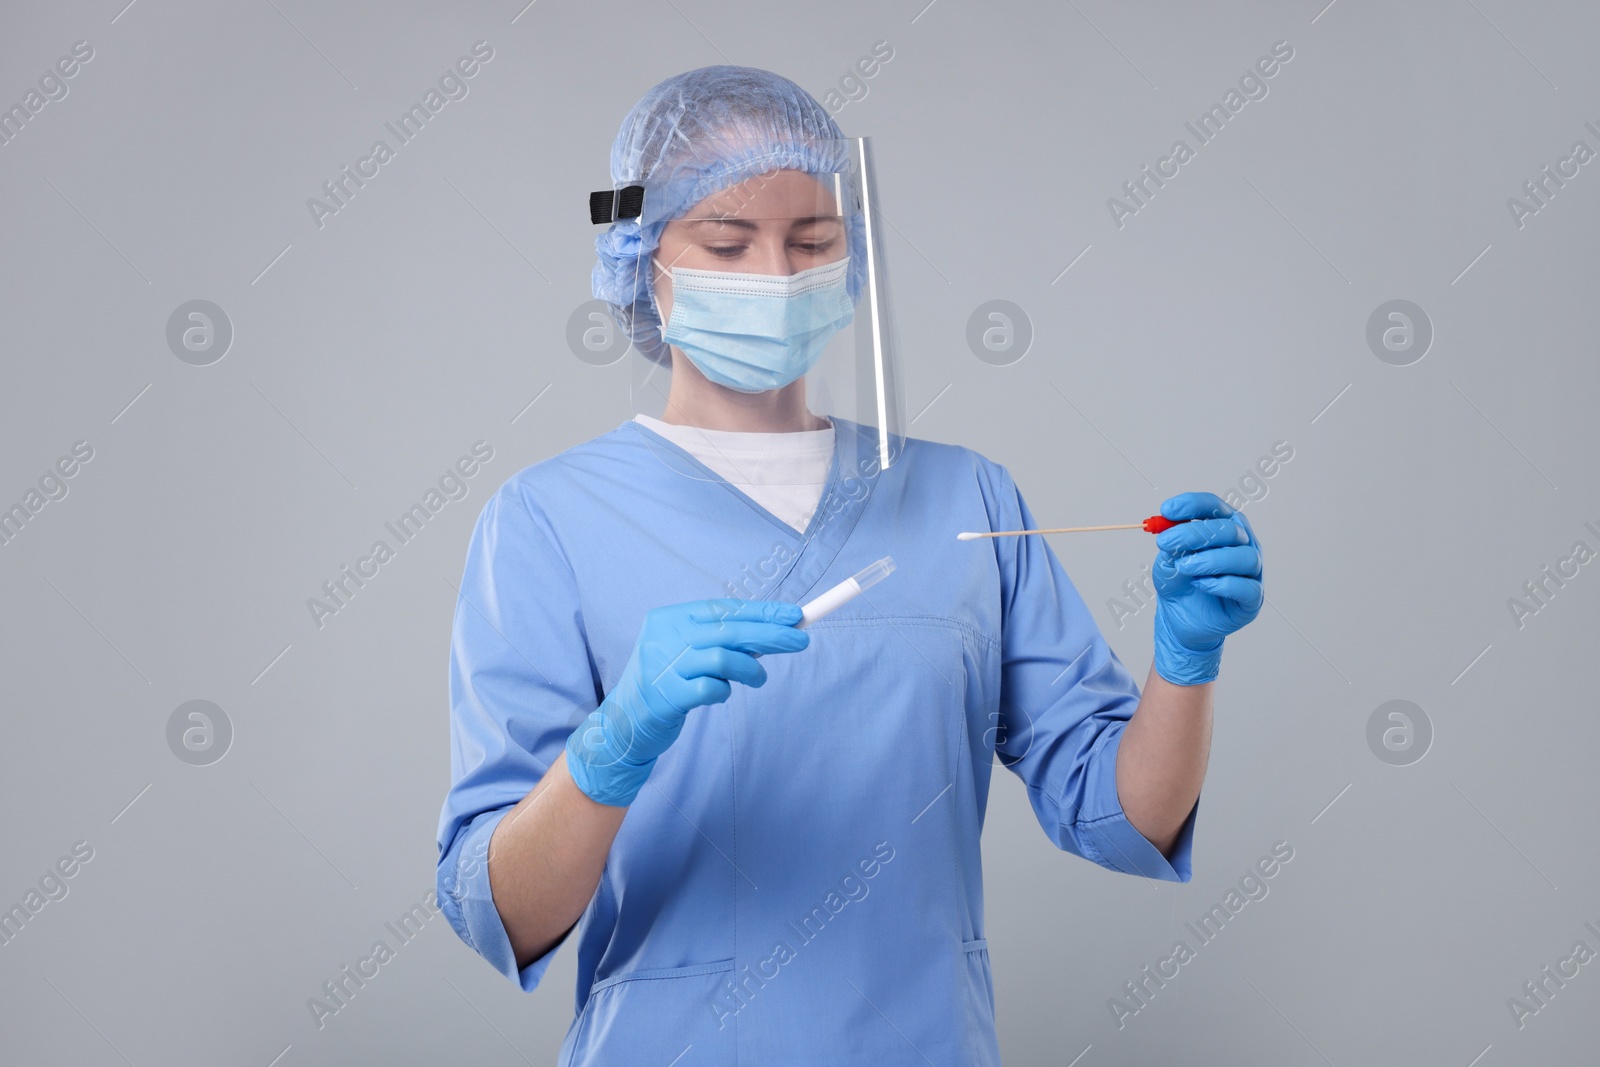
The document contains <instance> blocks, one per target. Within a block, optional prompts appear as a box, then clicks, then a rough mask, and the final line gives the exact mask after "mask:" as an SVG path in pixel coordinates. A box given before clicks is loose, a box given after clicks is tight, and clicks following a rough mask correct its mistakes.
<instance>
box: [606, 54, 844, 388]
mask: <svg viewBox="0 0 1600 1067" xmlns="http://www.w3.org/2000/svg"><path fill="white" fill-rule="evenodd" d="M843 136H844V135H843V134H842V133H840V132H839V127H838V125H837V124H836V123H835V122H834V121H833V118H832V116H830V115H829V114H828V113H827V111H826V110H824V108H823V107H822V105H821V104H819V103H817V101H816V99H815V98H814V97H812V95H811V94H810V93H808V92H806V91H805V90H804V89H802V88H800V86H798V85H796V84H795V83H794V82H792V81H790V80H789V79H788V78H784V77H781V76H780V75H777V74H773V73H771V72H770V71H765V70H758V69H756V68H754V67H732V66H715V67H701V68H700V69H698V70H691V71H686V72H685V73H683V74H675V75H673V76H672V77H670V78H668V79H667V80H665V81H663V82H661V83H660V84H659V85H657V86H655V88H653V89H651V90H650V91H649V92H647V93H645V94H644V97H643V98H642V99H641V100H640V101H639V102H638V103H637V104H635V105H634V106H633V110H631V111H629V112H628V115H627V117H626V118H625V119H623V120H622V128H621V129H620V130H619V131H618V132H617V139H616V142H615V143H614V144H612V146H611V181H612V184H613V186H614V187H619V188H620V187H621V186H623V185H628V184H632V183H636V182H637V183H642V184H646V185H647V188H648V192H647V194H646V204H645V207H646V216H645V217H643V218H639V219H623V220H619V221H617V222H613V223H612V224H611V225H610V227H609V228H608V229H607V230H606V232H604V233H602V234H601V235H600V236H599V237H597V238H595V251H596V252H597V253H598V260H597V262H596V263H595V267H594V277H593V281H594V295H595V298H596V299H598V300H604V301H605V302H606V303H608V304H610V305H611V309H612V314H613V315H614V316H615V317H616V319H617V321H618V322H619V323H620V324H621V325H622V327H623V329H625V330H627V331H628V334H629V336H630V337H631V338H632V340H633V343H634V346H635V347H636V348H638V349H639V351H640V352H641V353H642V354H643V355H645V356H646V357H648V358H649V359H652V360H654V361H655V362H657V363H662V364H665V363H667V362H668V358H667V346H666V344H665V342H663V341H662V340H661V318H660V316H659V314H657V312H656V308H655V299H654V294H653V293H652V291H651V289H650V283H651V272H650V270H649V269H648V268H649V259H650V256H651V255H652V254H654V252H655V250H656V248H657V247H658V246H659V245H660V243H661V231H662V229H663V228H664V227H665V226H666V224H667V222H668V221H670V220H671V219H675V218H681V217H682V216H683V215H685V214H687V213H688V211H689V209H690V208H692V207H694V205H696V204H698V203H699V202H700V201H702V200H704V199H705V198H706V197H708V196H710V195H711V194H712V193H715V192H717V191H719V190H721V189H725V188H727V187H729V186H731V185H736V184H738V183H739V182H741V181H744V180H746V179H748V178H751V177H754V176H755V175H758V174H765V173H768V172H770V171H773V170H798V171H803V172H804V173H807V174H825V173H832V172H837V171H844V170H848V169H849V166H850V159H849V156H848V153H847V151H846V150H845V146H844V144H843V141H842V138H843ZM840 208H841V210H842V211H849V210H850V208H849V207H848V206H846V205H841V206H840ZM849 229H850V250H851V253H852V255H851V263H850V272H849V278H848V282H847V285H848V291H849V293H850V298H851V299H852V300H854V299H855V298H856V297H857V295H858V294H859V293H860V290H861V286H862V279H863V277H864V273H863V260H864V258H865V257H864V254H862V253H864V251H865V230H864V228H863V226H862V225H861V220H860V217H859V215H858V214H856V215H853V216H852V218H851V220H850V225H849Z"/></svg>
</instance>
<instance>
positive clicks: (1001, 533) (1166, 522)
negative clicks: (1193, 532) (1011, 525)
mask: <svg viewBox="0 0 1600 1067" xmlns="http://www.w3.org/2000/svg"><path fill="white" fill-rule="evenodd" d="M1188 521H1189V520H1188V519H1177V520H1173V519H1168V518H1165V517H1163V516H1161V515H1152V516H1150V517H1149V518H1148V519H1146V520H1144V521H1143V522H1129V523H1124V524H1122V525H1120V526H1059V527H1057V528H1055V529H1053V530H997V531H995V532H993V533H958V534H956V540H957V541H976V540H977V539H978V538H980V537H1021V536H1023V535H1025V534H1058V533H1086V532H1088V531H1090V530H1144V531H1145V532H1146V533H1160V532H1161V531H1162V530H1170V529H1172V527H1174V526H1176V525H1178V523H1181V522H1188Z"/></svg>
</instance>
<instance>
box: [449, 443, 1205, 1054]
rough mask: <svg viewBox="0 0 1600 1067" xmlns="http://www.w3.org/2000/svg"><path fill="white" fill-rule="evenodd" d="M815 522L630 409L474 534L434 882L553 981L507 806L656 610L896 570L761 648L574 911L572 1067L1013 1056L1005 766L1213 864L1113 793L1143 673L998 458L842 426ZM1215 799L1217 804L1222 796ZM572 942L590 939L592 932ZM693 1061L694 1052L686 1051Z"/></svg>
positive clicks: (1058, 797)
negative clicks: (1006, 985) (516, 882)
mask: <svg viewBox="0 0 1600 1067" xmlns="http://www.w3.org/2000/svg"><path fill="white" fill-rule="evenodd" d="M833 422H834V427H835V455H834V460H833V466H832V469H831V470H830V474H829V480H828V484H827V486H826V488H825V489H824V492H823V496H822V499H821V502H820V503H819V505H818V508H817V511H816V514H815V515H814V516H813V518H812V520H811V524H810V527H809V528H808V529H807V530H806V532H805V533H804V534H801V533H800V532H799V531H797V530H795V529H794V528H793V527H791V526H789V525H788V524H786V523H784V522H783V521H782V520H780V519H778V518H777V517H776V516H774V515H772V514H771V513H769V512H767V511H766V510H765V509H763V508H762V507H760V506H759V505H758V504H756V503H755V502H754V501H752V500H751V499H750V498H749V497H747V496H745V495H744V494H743V493H741V492H739V491H738V490H737V489H735V488H734V487H733V486H732V485H730V484H729V483H728V482H727V481H726V480H724V479H723V478H721V477H720V476H718V475H717V474H715V473H714V472H712V471H711V470H710V469H709V468H707V467H705V466H704V465H703V464H701V463H700V462H699V461H697V460H695V459H694V458H693V457H692V456H690V455H689V454H688V453H687V452H685V451H683V450H682V449H680V448H678V447H677V446H676V445H674V444H672V443H671V442H670V441H668V440H666V439H665V438H663V437H661V436H660V435H658V434H655V433H653V432H652V431H650V430H648V429H646V428H645V427H644V426H642V425H640V424H639V423H637V422H627V423H624V424H623V425H621V426H619V427H618V428H617V429H615V430H613V431H611V432H610V433H607V434H605V435H603V436H601V437H598V438H596V439H594V440H592V441H589V442H587V443H585V444H582V445H578V446H577V447H575V448H572V449H569V450H567V451H566V452H563V453H561V454H560V455H557V456H555V457H553V458H551V459H548V460H545V461H543V462H541V463H537V464H534V465H533V466H530V467H527V468H525V469H524V470H522V471H520V472H518V473H517V474H516V475H514V476H513V477H511V478H510V479H509V480H508V481H507V482H506V483H505V484H504V485H503V486H501V487H500V489H499V490H498V491H497V492H496V493H495V495H494V496H493V497H492V498H491V499H490V500H489V501H488V502H487V503H486V504H485V505H484V508H483V511H482V513H481V515H480V516H479V518H478V522H477V526H476V528H475V529H474V531H473V535H472V540H471V544H470V547H469V549H468V553H467V562H466V569H465V573H464V575H463V577H462V581H461V595H460V598H459V601H458V603H457V606H456V613H455V623H454V632H453V637H452V645H451V660H450V701H451V780H452V783H453V784H452V785H451V787H450V791H449V794H448V795H447V797H446V799H445V803H444V810H443V813H442V815H441V818H440V824H439V853H440V855H439V880H438V881H439V884H438V899H439V902H440V905H441V906H442V909H443V911H444V913H445V915H446V916H447V918H448V919H449V921H450V924H451V925H452V926H453V927H454V928H455V930H456V933H457V934H459V935H460V936H461V938H462V940H463V941H465V942H466V943H467V944H468V945H469V946H471V947H472V948H473V949H474V950H476V951H477V952H478V953H479V954H480V955H482V956H483V957H484V958H485V959H487V960H488V961H489V962H490V963H491V964H493V965H494V966H495V967H496V968H497V969H498V970H499V971H500V972H501V973H502V974H504V975H506V976H507V977H508V978H511V979H513V980H514V981H516V982H518V983H520V985H521V987H522V989H524V990H526V991H531V990H533V989H534V987H535V986H537V985H538V983H539V979H540V977H541V975H543V973H544V971H545V968H546V967H547V966H548V965H549V962H550V958H551V955H553V953H554V952H555V949H551V951H550V952H549V953H547V954H545V955H544V956H542V957H540V958H539V959H536V960H534V961H532V962H531V963H529V964H528V965H527V966H526V967H523V968H521V969H519V968H518V967H517V965H516V961H515V959H514V957H513V953H512V949H511V944H510V941H509V940H508V938H507V935H506V931H505V927H504V925H503V924H502V923H501V921H500V917H499V914H498V912H497V911H496V909H495V906H494V901H493V898H492V896H491V894H490V890H489V876H488V868H487V865H486V863H485V860H484V857H485V855H486V849H487V846H488V842H489V837H490V834H491V833H492V832H493V830H494V828H495V826H496V824H497V823H498V822H499V820H500V819H501V818H502V817H503V816H504V815H505V814H506V812H507V811H509V810H510V809H511V807H512V806H513V805H515V804H516V803H517V802H518V801H519V800H521V799H522V798H523V797H524V796H525V795H526V794H527V793H528V791H529V790H530V789H532V788H533V787H534V785H535V784H536V783H537V782H538V781H539V778H540V776H541V775H543V774H544V772H545V771H546V770H547V769H548V768H549V767H550V765H551V764H552V763H553V762H554V761H555V759H556V758H557V757H558V756H559V755H560V754H561V752H562V749H563V745H564V743H565V741H566V738H567V735H568V734H569V733H570V732H571V731H572V729H573V728H574V727H576V726H577V725H578V724H579V723H580V722H582V721H583V719H584V717H585V716H586V715H587V714H588V713H589V712H590V711H592V710H593V709H594V708H595V707H596V706H597V705H598V703H599V702H600V700H601V699H602V697H603V696H604V694H605V693H606V692H608V691H609V690H610V689H611V687H612V686H613V685H615V684H616V682H617V679H618V677H619V676H620V675H621V673H622V670H623V667H624V665H625V664H626V663H627V661H628V658H629V655H630V653H631V652H632V650H633V646H634V642H635V640H636V638H637V636H638V633H639V628H640V625H641V624H642V622H643V620H644V617H645V614H646V612H648V611H649V610H650V609H652V608H655V607H659V606H661V605H664V604H674V603H680V602H683V601H689V600H701V599H705V598H708V597H716V596H729V595H732V596H740V597H746V598H749V599H772V600H784V601H791V602H796V603H799V602H804V601H805V600H807V599H809V598H810V597H813V596H815V595H816V594H818V593H820V592H822V591H823V590H825V589H828V588H830V587H831V586H833V585H835V584H837V583H838V582H840V581H842V580H844V579H845V578H847V577H849V576H850V575H852V574H854V573H855V572H856V571H859V570H860V569H861V568H862V567H864V566H866V565H867V564H869V563H871V562H872V561H874V560H876V559H879V558H881V557H883V556H893V557H894V560H895V563H896V565H897V569H896V571H895V573H894V574H892V575H891V576H890V577H889V578H888V579H886V580H885V581H883V582H882V583H881V584H879V585H877V586H875V587H873V588H872V589H870V590H869V591H868V592H867V593H866V594H864V595H863V596H861V597H859V598H858V599H856V600H855V601H853V602H851V603H850V604H848V605H846V606H844V607H843V608H841V609H839V610H838V611H836V612H834V613H833V614H832V615H829V616H828V617H827V618H825V619H823V620H821V621H819V622H818V623H816V624H815V625H814V626H813V627H811V644H810V647H808V648H807V649H805V650H804V651H802V652H799V653H795V654H791V655H771V656H765V657H763V658H762V664H763V665H764V666H765V667H766V669H767V672H768V676H769V677H768V681H767V683H766V685H765V686H763V687H762V688H759V689H751V688H749V687H746V686H741V685H738V684H735V685H734V688H733V694H732V696H730V697H729V699H728V700H727V702H726V703H723V704H718V705H715V706H712V707H706V708H701V709H697V710H696V711H693V712H691V713H690V715H689V717H688V721H687V722H686V724H685V725H684V727H683V732H682V734H681V735H680V736H679V738H678V740H677V741H676V742H675V743H674V744H673V745H672V747H671V748H670V749H668V750H667V752H666V753H665V754H663V755H662V756H661V757H660V759H659V760H658V761H657V763H656V766H655V769H654V770H653V772H652V773H651V776H650V778H649V781H648V782H647V783H646V785H645V787H644V789H643V790H642V791H641V792H640V793H639V796H638V798H637V800H636V801H635V802H634V804H633V805H632V807H630V808H629V810H628V813H627V816H626V818H625V819H624V820H623V823H622V828H621V830H620V832H619V833H618V835H617V838H616V842H615V844H613V846H612V848H611V853H610V857H609V859H608V860H607V862H606V866H605V871H604V874H603V875H602V877H601V880H600V885H599V887H598V889H597V890H596V891H595V895H594V898H593V899H592V900H591V901H590V903H589V906H588V908H587V910H586V911H585V912H584V914H583V917H582V918H581V919H580V921H579V922H578V924H577V925H576V927H575V930H576V935H577V944H578V947H577V952H578V983H577V999H576V1008H577V1014H576V1017H575V1018H574V1020H573V1022H572V1025H571V1027H570V1028H569V1030H568V1032H567V1035H566V1039H565V1042H564V1043H563V1045H562V1048H561V1056H560V1061H559V1062H560V1063H562V1064H590V1063H605V1064H627V1065H656V1067H666V1065H667V1064H671V1063H676V1064H678V1065H679V1067H689V1065H690V1064H697V1065H702V1064H703V1065H723V1064H727V1065H731V1064H760V1065H763V1067H770V1065H782V1064H817V1063H872V1064H880V1065H881V1064H902V1063H905V1064H910V1063H916V1064H924V1063H931V1064H936V1065H941V1067H942V1065H944V1064H962V1065H971V1064H993V1063H998V1062H999V1051H998V1047H997V1044H996V1039H995V1014H994V986H993V981H992V978H991V974H990V967H989V955H988V949H987V943H986V942H985V940H984V918H983V881H982V870H981V860H980V855H979V834H980V832H981V831H982V828H983V819H984V809H985V806H986V802H987V799H988V794H989V780H990V774H991V773H992V770H993V767H994V765H995V763H996V762H997V761H998V762H999V763H1000V764H1002V765H1004V766H1005V767H1007V768H1009V769H1010V770H1011V771H1012V772H1014V773H1015V774H1017V775H1018V776H1019V777H1020V778H1021V779H1022V781H1023V782H1024V783H1026V785H1027V789H1028V797H1029V800H1030V801H1031V803H1032V805H1033V810H1034V812H1035V813H1036V814H1037V816H1038V820H1039V823H1040V825H1041V826H1043V828H1044V832H1045V834H1046V835H1047V836H1048V837H1049V838H1050V840H1051V841H1052V842H1054V843H1055V845H1056V846H1057V847H1058V848H1061V849H1065V850H1066V851H1068V852H1072V853H1075V854H1077V855H1079V856H1082V857H1085V858H1086V859H1089V860H1092V861H1093V862H1095V863H1097V864H1100V865H1101V866H1103V867H1108V868H1110V869H1112V870H1115V871H1122V872H1126V873H1129V874H1138V875H1143V876H1145V877H1149V878H1160V879H1166V880H1169V881H1179V882H1187V881H1188V880H1189V878H1190V845H1191V840H1192V835H1193V830H1194V812H1193V811H1191V812H1190V814H1189V817H1188V820H1187V821H1186V822H1185V824H1184V826H1183V829H1182V831H1181V833H1180V835H1179V838H1178V842H1177V845H1176V847H1175V848H1174V850H1173V853H1172V856H1171V859H1170V861H1169V860H1168V859H1167V858H1164V857H1163V856H1162V854H1161V853H1160V852H1159V851H1158V850H1157V849H1156V848H1155V846H1154V845H1152V844H1151V843H1150V842H1149V841H1148V840H1147V839H1146V838H1145V837H1144V836H1143V835H1141V834H1140V833H1139V832H1138V831H1137V830H1136V829H1134V827H1133V826H1132V825H1131V824H1130V823H1129V822H1128V820H1127V818H1126V817H1125V816H1124V814H1123V811H1122V806H1121V804H1120V803H1119V801H1118V798H1117V790H1116V762H1117V750H1118V746H1119V745H1120V743H1121V739H1122V731H1123V728H1124V727H1125V725H1126V724H1127V721H1128V719H1129V718H1130V717H1131V716H1132V714H1133V711H1134V708H1135V707H1136V706H1137V705H1138V702H1139V689H1138V686H1137V685H1136V684H1135V683H1134V680H1133V678H1132V677H1131V676H1130V675H1129V673H1128V671H1127V670H1126V668H1125V667H1124V666H1123V664H1122V662H1121V660H1120V659H1118V657H1117V655H1116V653H1114V652H1113V651H1112V650H1111V648H1110V646H1109V645H1107V644H1106V642H1105V640H1104V638H1103V637H1102V636H1101V634H1100V631H1099V629H1098V628H1097V627H1096V625H1095V623H1094V621H1093V619H1092V618H1091V617H1090V615H1089V612H1088V609H1087V608H1086V607H1085V606H1084V603H1083V600H1082V599H1081V597H1080V596H1079V595H1078V593H1077V591H1076V589H1075V588H1074V587H1073V585H1072V583H1071V581H1070V580H1069V579H1068V578H1067V575H1066V572H1065V571H1064V570H1063V569H1062V567H1061V564H1060V562H1059V561H1058V560H1057V559H1056V557H1055V554H1054V553H1053V552H1052V551H1051V549H1050V546H1049V545H1048V544H1047V543H1046V541H1045V540H1044V539H1043V538H1039V537H1004V538H985V539H982V540H978V541H957V540H956V534H957V533H958V532H960V531H962V530H979V531H982V530H1016V529H1029V528H1032V526H1033V516H1032V515H1031V514H1030V513H1029V510H1028V507H1027V505H1026V504H1025V503H1024V502H1023V500H1022V497H1021V495H1020V494H1019V492H1018V491H1017V487H1016V485H1015V484H1014V483H1013V481H1012V479H1011V476H1010V475H1009V474H1008V473H1007V471H1006V470H1005V468H1004V467H1002V466H1000V465H999V464H997V463H993V462H990V461H989V460H987V459H985V458H984V457H983V456H980V455H978V454H977V453H975V452H973V451H971V450H970V449H966V448H960V447H956V446H953V445H945V444H938V443H934V442H930V441H922V440H917V439H908V440H907V441H906V442H905V449H904V452H903V454H902V456H901V457H900V458H899V459H898V460H897V461H896V462H895V463H893V464H892V465H891V466H890V467H889V468H888V469H887V470H882V471H880V470H878V469H877V467H876V465H875V464H870V465H869V464H862V463H858V462H857V461H856V459H855V458H854V457H856V456H859V455H870V454H871V450H872V447H873V437H872V435H873V433H874V431H873V430H872V429H871V428H870V427H864V426H861V425H858V424H856V423H852V422H849V421H847V420H844V419H834V420H833ZM1197 807H1198V805H1197ZM568 936H569V937H570V936H571V935H570V934H569V935H568ZM680 1056H681V1057H682V1058H681V1059H676V1057H680Z"/></svg>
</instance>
